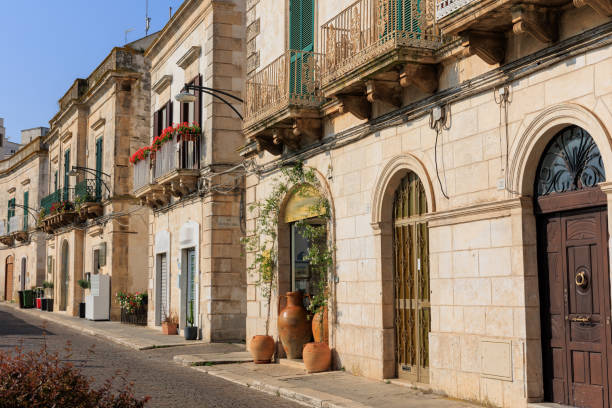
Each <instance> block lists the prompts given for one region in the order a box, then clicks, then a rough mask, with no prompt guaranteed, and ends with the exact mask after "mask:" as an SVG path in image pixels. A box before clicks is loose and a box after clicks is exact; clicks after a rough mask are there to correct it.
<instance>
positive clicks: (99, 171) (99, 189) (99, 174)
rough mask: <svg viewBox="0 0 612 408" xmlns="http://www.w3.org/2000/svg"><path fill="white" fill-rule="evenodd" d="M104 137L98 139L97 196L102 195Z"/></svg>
mask: <svg viewBox="0 0 612 408" xmlns="http://www.w3.org/2000/svg"><path fill="white" fill-rule="evenodd" d="M102 158H103V151H102V138H101V137H100V138H98V139H97V140H96V193H95V194H96V198H101V197H102V180H101V179H102Z"/></svg>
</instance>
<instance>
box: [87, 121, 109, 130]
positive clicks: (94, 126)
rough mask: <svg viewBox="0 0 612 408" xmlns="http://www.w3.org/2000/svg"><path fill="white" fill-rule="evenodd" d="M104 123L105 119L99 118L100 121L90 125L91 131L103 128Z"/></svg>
mask: <svg viewBox="0 0 612 408" xmlns="http://www.w3.org/2000/svg"><path fill="white" fill-rule="evenodd" d="M105 123H106V119H104V118H100V119H98V120H96V121H95V122H94V123H92V125H91V129H92V130H98V129H100V128H101V127H102V126H104V124H105Z"/></svg>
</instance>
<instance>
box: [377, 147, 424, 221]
mask: <svg viewBox="0 0 612 408" xmlns="http://www.w3.org/2000/svg"><path fill="white" fill-rule="evenodd" d="M409 171H411V172H413V173H415V174H416V175H417V176H418V177H419V179H420V180H421V183H422V184H423V188H424V189H425V197H427V212H428V213H433V212H435V211H436V200H435V194H434V188H433V184H432V183H431V178H430V177H429V174H428V173H427V170H426V169H425V165H424V164H423V162H421V160H419V159H418V158H417V157H416V156H413V155H412V154H410V153H406V154H403V155H400V156H395V157H393V158H392V159H391V160H389V161H388V162H387V164H386V165H385V166H384V167H383V168H382V170H381V171H380V173H379V175H378V177H377V178H376V183H374V185H375V186H376V187H375V189H374V195H373V198H372V204H371V213H372V219H371V225H372V228H373V229H374V230H375V231H378V232H380V231H381V229H382V224H383V222H384V221H386V220H387V219H390V217H391V211H392V207H393V195H394V194H395V190H396V189H397V187H398V186H399V183H400V181H401V180H402V178H403V177H404V176H405V175H406V173H407V172H409Z"/></svg>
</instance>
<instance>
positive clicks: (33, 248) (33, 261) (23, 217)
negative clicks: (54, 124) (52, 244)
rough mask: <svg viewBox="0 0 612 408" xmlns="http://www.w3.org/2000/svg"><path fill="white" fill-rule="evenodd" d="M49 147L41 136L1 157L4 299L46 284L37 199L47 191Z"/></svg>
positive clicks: (0, 292)
mask: <svg viewBox="0 0 612 408" xmlns="http://www.w3.org/2000/svg"><path fill="white" fill-rule="evenodd" d="M47 163H48V149H47V147H46V145H45V144H44V143H43V142H42V139H41V138H40V137H38V138H35V139H34V140H32V141H31V142H30V143H28V144H26V145H24V146H23V147H22V148H21V149H19V150H18V151H17V152H16V153H14V154H13V155H11V156H10V157H9V158H7V159H4V160H2V161H0V191H2V192H3V193H2V200H1V201H0V214H2V215H1V219H0V243H1V244H0V262H1V265H0V299H2V300H8V301H10V300H13V301H17V300H18V298H17V291H19V290H24V289H30V288H31V287H33V286H42V282H43V280H44V278H45V234H44V233H43V232H41V231H37V230H36V220H37V219H36V209H37V207H38V206H37V202H38V201H39V200H40V199H41V198H42V197H43V196H45V195H47V177H48V172H47V167H48V164H47Z"/></svg>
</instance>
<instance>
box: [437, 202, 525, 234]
mask: <svg viewBox="0 0 612 408" xmlns="http://www.w3.org/2000/svg"><path fill="white" fill-rule="evenodd" d="M532 202H533V200H532V199H531V198H530V197H518V198H511V199H508V200H501V201H493V202H488V203H479V204H474V205H470V206H467V207H460V208H453V209H451V210H447V211H441V212H437V213H435V214H429V215H428V216H427V222H428V223H429V225H430V226H431V227H441V226H445V225H455V224H463V223H466V222H475V221H480V220H492V219H495V218H503V217H510V216H511V215H512V210H514V209H519V208H525V207H527V208H532Z"/></svg>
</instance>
